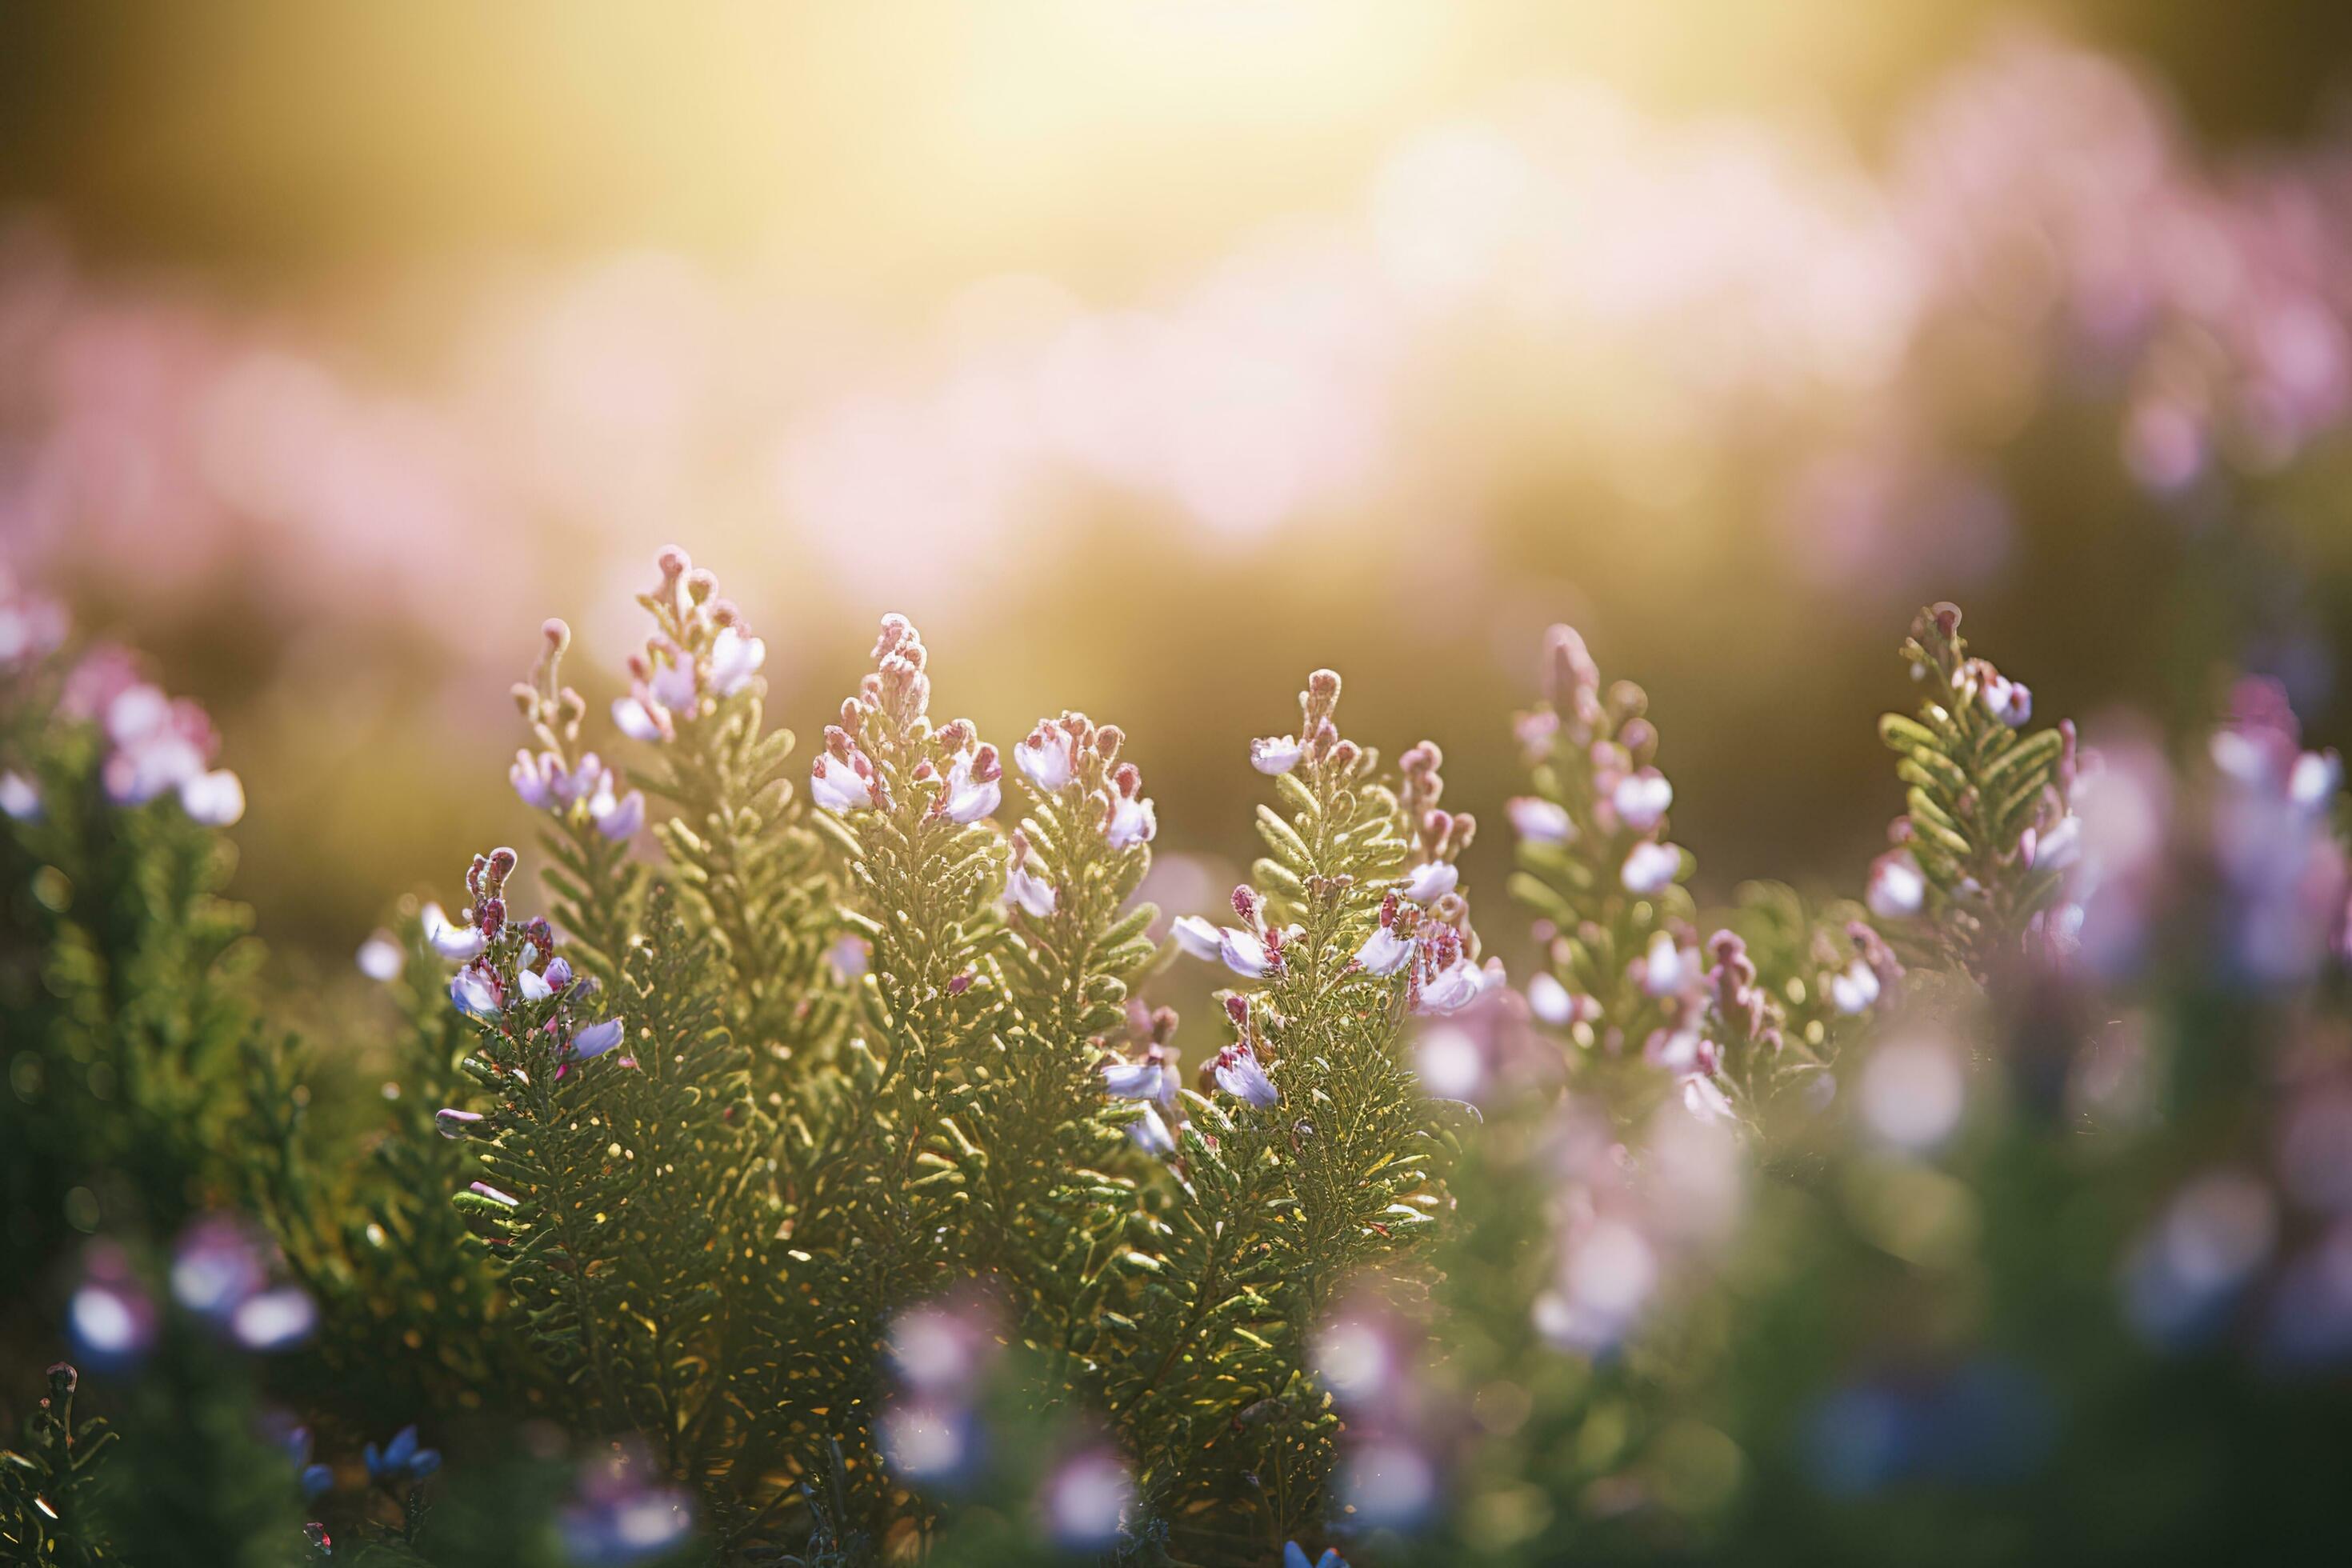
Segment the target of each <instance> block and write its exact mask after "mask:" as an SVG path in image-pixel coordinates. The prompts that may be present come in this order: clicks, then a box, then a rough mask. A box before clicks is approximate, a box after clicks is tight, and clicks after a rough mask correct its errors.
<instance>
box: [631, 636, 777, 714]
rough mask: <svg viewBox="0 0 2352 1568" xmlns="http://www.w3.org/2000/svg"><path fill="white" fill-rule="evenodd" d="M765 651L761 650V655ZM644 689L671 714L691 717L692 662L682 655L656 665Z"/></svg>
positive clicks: (693, 692) (695, 688)
mask: <svg viewBox="0 0 2352 1568" xmlns="http://www.w3.org/2000/svg"><path fill="white" fill-rule="evenodd" d="M765 651H766V650H765V649H762V650H761V652H762V653H763V654H764V653H765ZM646 689H647V690H648V691H650V692H651V693H652V694H653V700H654V701H655V702H656V703H658V704H660V705H661V706H662V707H664V708H667V709H668V710H670V711H671V712H672V713H684V714H686V715H687V716H688V718H691V717H693V713H694V705H695V700H696V698H697V696H698V683H697V681H696V680H695V678H694V663H693V661H692V660H690V659H688V658H685V657H684V656H683V655H681V656H679V657H678V658H674V659H670V660H667V661H666V662H661V663H656V665H655V666H654V672H653V675H652V677H651V679H648V680H647V681H646Z"/></svg>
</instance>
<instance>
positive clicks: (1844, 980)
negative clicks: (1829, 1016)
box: [1830, 958, 1878, 1016]
mask: <svg viewBox="0 0 2352 1568" xmlns="http://www.w3.org/2000/svg"><path fill="white" fill-rule="evenodd" d="M1877 1000H1878V972H1877V971H1876V970H1874V969H1873V968H1871V967H1870V965H1869V964H1867V963H1864V962H1863V961H1862V960H1861V959H1859V958H1857V959H1855V960H1854V961H1853V963H1849V964H1847V965H1846V967H1845V972H1844V973H1842V974H1837V975H1832V977H1831V979H1830V1004H1831V1005H1832V1006H1834V1007H1835V1008H1836V1009H1837V1010H1838V1011H1839V1012H1841V1013H1843V1014H1845V1015H1847V1016H1853V1014H1856V1013H1860V1012H1863V1011H1864V1010H1866V1009H1867V1008H1868V1007H1869V1006H1870V1005H1871V1004H1872V1003H1874V1002H1876V1001H1877Z"/></svg>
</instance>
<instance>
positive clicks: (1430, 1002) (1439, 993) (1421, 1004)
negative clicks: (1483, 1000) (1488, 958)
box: [1413, 952, 1487, 1015]
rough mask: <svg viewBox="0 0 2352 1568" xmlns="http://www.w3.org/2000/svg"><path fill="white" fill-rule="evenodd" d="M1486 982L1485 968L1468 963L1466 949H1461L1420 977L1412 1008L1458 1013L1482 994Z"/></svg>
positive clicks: (1421, 1011)
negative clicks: (1418, 991) (1443, 963)
mask: <svg viewBox="0 0 2352 1568" xmlns="http://www.w3.org/2000/svg"><path fill="white" fill-rule="evenodd" d="M1486 985H1487V972H1486V971H1484V970H1482V969H1480V968H1479V967H1478V966H1477V965H1476V964H1475V963H1471V962H1470V955H1469V954H1468V953H1466V952H1465V953H1463V954H1461V955H1460V956H1458V957H1456V958H1455V959H1454V961H1453V962H1452V963H1448V964H1446V965H1444V967H1443V968H1441V969H1439V970H1438V971H1437V972H1436V973H1433V974H1431V975H1430V976H1428V977H1427V978H1426V979H1424V980H1423V981H1422V983H1421V994H1420V995H1419V996H1417V997H1416V998H1415V999H1414V1003H1413V1010H1414V1011H1416V1012H1419V1013H1424V1014H1433V1015H1441V1014H1445V1013H1459V1012H1460V1011H1461V1010H1462V1009H1463V1008H1465V1007H1467V1006H1468V1005H1470V1004H1471V1003H1473V1002H1475V1001H1476V1000H1478V998H1479V997H1480V996H1482V995H1484V994H1486Z"/></svg>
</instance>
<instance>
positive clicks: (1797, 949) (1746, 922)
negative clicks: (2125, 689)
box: [1510, 626, 1900, 1120]
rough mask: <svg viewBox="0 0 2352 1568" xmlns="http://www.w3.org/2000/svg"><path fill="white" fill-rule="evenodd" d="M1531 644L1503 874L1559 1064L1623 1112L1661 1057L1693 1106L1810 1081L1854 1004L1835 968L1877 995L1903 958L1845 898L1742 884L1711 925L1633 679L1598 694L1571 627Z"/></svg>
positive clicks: (1765, 1101) (1658, 1077)
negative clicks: (1671, 813) (1535, 701)
mask: <svg viewBox="0 0 2352 1568" xmlns="http://www.w3.org/2000/svg"><path fill="white" fill-rule="evenodd" d="M1545 656H1546V657H1545V675H1546V700H1545V701H1544V702H1543V703H1542V704H1541V705H1540V706H1538V708H1536V709H1535V710H1532V711H1530V712H1529V713H1528V714H1525V715H1523V716H1522V717H1521V718H1520V720H1519V721H1518V725H1517V731H1518V734H1519V737H1520V740H1521V742H1523V744H1524V746H1525V748H1526V751H1527V754H1528V758H1529V760H1530V763H1531V767H1530V779H1529V783H1530V785H1531V787H1532V788H1533V790H1534V792H1535V793H1534V794H1533V795H1530V796H1527V797H1524V798H1522V799H1521V800H1519V801H1517V802H1514V803H1513V813H1514V816H1515V817H1516V818H1517V823H1516V826H1518V828H1519V845H1518V860H1519V870H1518V871H1517V873H1516V874H1515V875H1514V876H1513V877H1512V879H1511V881H1510V890H1511V892H1512V895H1513V896H1514V897H1515V898H1517V900H1519V901H1520V902H1521V903H1522V904H1524V905H1526V906H1527V907H1528V909H1530V910H1533V911H1534V912H1535V913H1536V915H1537V917H1538V921H1537V926H1536V937H1537V940H1538V942H1541V943H1542V944H1543V947H1544V951H1545V956H1546V959H1547V961H1548V969H1549V978H1550V979H1551V980H1552V981H1553V982H1556V985H1555V987H1554V989H1553V991H1552V993H1551V995H1552V998H1553V999H1554V1002H1555V1005H1553V1006H1552V1007H1550V1008H1549V1014H1550V1016H1549V1017H1548V1018H1547V1021H1548V1022H1550V1023H1552V1024H1554V1025H1556V1026H1560V1027H1562V1028H1564V1030H1565V1032H1566V1033H1567V1035H1568V1037H1569V1038H1570V1042H1571V1043H1572V1044H1573V1046H1574V1047H1575V1049H1574V1051H1573V1053H1572V1054H1571V1056H1570V1066H1571V1074H1572V1078H1573V1079H1574V1081H1575V1083H1576V1085H1577V1086H1578V1087H1579V1088H1581V1089H1588V1090H1591V1091H1594V1092H1597V1093H1598V1094H1599V1095H1600V1096H1601V1098H1602V1099H1603V1100H1604V1101H1605V1102H1606V1103H1608V1104H1609V1105H1611V1106H1612V1108H1613V1109H1614V1110H1617V1111H1618V1112H1619V1113H1620V1114H1621V1115H1622V1117H1624V1118H1626V1119H1627V1120H1638V1119H1639V1118H1640V1117H1642V1116H1643V1115H1645V1114H1646V1113H1647V1112H1648V1110H1650V1109H1651V1108H1652V1107H1653V1106H1654V1104H1655V1103H1656V1102H1657V1100H1659V1098H1660V1096H1661V1095H1662V1094H1663V1093H1664V1092H1665V1091H1666V1090H1667V1089H1668V1088H1669V1087H1670V1085H1671V1084H1672V1083H1673V1081H1674V1078H1669V1077H1667V1076H1665V1074H1662V1073H1661V1072H1660V1071H1659V1070H1657V1069H1659V1068H1664V1069H1666V1072H1667V1073H1671V1074H1673V1075H1675V1077H1677V1078H1679V1079H1681V1080H1682V1083H1683V1085H1684V1090H1683V1092H1684V1094H1685V1098H1686V1099H1689V1100H1691V1101H1692V1103H1693V1106H1694V1109H1698V1108H1701V1107H1709V1106H1713V1105H1715V1104H1716V1103H1717V1101H1718V1100H1720V1102H1721V1104H1722V1106H1723V1109H1724V1110H1726V1111H1729V1112H1734V1113H1737V1114H1739V1115H1742V1116H1744V1117H1747V1118H1749V1119H1751V1120H1752V1119H1754V1118H1757V1117H1759V1116H1760V1115H1761V1114H1762V1113H1763V1111H1764V1110H1766V1108H1767V1107H1768V1105H1769V1103H1770V1101H1771V1100H1773V1099H1774V1097H1775V1096H1777V1095H1779V1094H1781V1093H1783V1092H1785V1091H1786V1090H1788V1089H1791V1088H1796V1087H1800V1086H1801V1085H1803V1084H1805V1083H1807V1082H1809V1081H1810V1080H1811V1079H1814V1078H1815V1077H1816V1075H1817V1074H1819V1072H1820V1071H1821V1070H1822V1068H1824V1067H1825V1066H1826V1065H1827V1063H1828V1062H1829V1061H1830V1059H1831V1058H1832V1056H1833V1055H1834V1053H1835V1049H1836V1046H1835V1036H1836V1034H1837V1033H1838V1031H1839V1029H1840V1028H1841V1027H1842V1026H1843V1024H1844V1023H1845V1022H1846V1018H1845V1015H1850V1014H1852V1013H1854V1012H1859V1011H1864V1010H1866V1008H1867V1005H1868V1002H1866V1001H1865V1002H1864V1003H1863V1004H1862V1005H1859V1006H1853V1007H1843V1008H1840V1007H1834V1006H1832V1005H1831V996H1832V987H1833V985H1834V983H1835V977H1837V976H1839V975H1841V974H1848V973H1850V974H1852V975H1853V976H1854V977H1855V981H1856V982H1859V983H1861V984H1864V987H1865V989H1866V991H1867V993H1868V996H1869V998H1870V999H1871V1000H1875V998H1876V996H1877V995H1878V994H1879V992H1880V991H1881V990H1882V989H1884V988H1885V987H1887V986H1891V985H1892V984H1895V981H1896V980H1897V979H1898V978H1899V975H1900V969H1899V966H1897V965H1896V964H1895V963H1894V962H1893V960H1892V957H1891V955H1889V954H1888V953H1886V952H1885V949H1884V946H1883V944H1881V943H1880V942H1877V940H1876V939H1875V937H1874V936H1873V935H1872V934H1871V932H1870V931H1869V928H1867V927H1866V926H1864V925H1862V924H1860V923H1859V920H1858V917H1859V913H1860V911H1859V910H1853V909H1852V908H1851V907H1842V908H1839V909H1835V910H1829V911H1825V912H1824V913H1822V914H1820V915H1816V914H1814V913H1813V912H1811V911H1809V910H1807V909H1806V908H1805V906H1804V905H1803V903H1802V902H1801V900H1798V899H1797V897H1796V895H1795V894H1794V893H1793V892H1790V890H1788V889H1780V888H1774V887H1771V886H1769V885H1764V884H1756V885H1751V886H1750V887H1748V888H1747V889H1742V894H1741V899H1740V902H1739V907H1738V909H1737V910H1735V911H1733V912H1731V913H1730V914H1728V915H1727V916H1723V917H1720V918H1719V923H1718V921H1717V920H1710V919H1703V918H1702V916H1701V913H1700V911H1699V910H1698V908H1697V906H1696V903H1695V902H1694V900H1692V897H1691V894H1690V892H1689V889H1687V887H1686V886H1685V884H1686V883H1687V881H1688V880H1689V879H1690V877H1691V875H1692V873H1693V872H1694V870H1695V869H1696V858H1695V857H1694V856H1693V855H1692V854H1691V853H1690V851H1689V850H1687V849H1685V848H1683V847H1680V846H1678V845H1675V844H1674V843H1673V842H1671V841H1670V840H1669V839H1667V837H1666V833H1667V831H1668V829H1669V827H1670V826H1671V825H1670V822H1669V820H1668V818H1667V816H1666V811H1667V808H1668V806H1669V805H1671V804H1672V802H1673V798H1674V792H1673V790H1672V788H1671V787H1670V786H1669V785H1668V784H1667V782H1666V779H1665V776H1664V774H1663V773H1660V772H1659V770H1658V768H1657V766H1656V765H1655V757H1656V755H1657V751H1658V731H1657V727H1656V726H1655V725H1654V723H1653V722H1652V721H1651V720H1650V719H1649V717H1648V711H1649V699H1648V697H1647V696H1646V695H1645V694H1644V693H1643V690H1642V689H1641V688H1640V687H1639V686H1636V685H1634V684H1633V682H1632V681H1629V680H1620V681H1616V682H1614V683H1612V685H1611V686H1610V687H1609V688H1608V689H1607V691H1606V692H1605V693H1604V692H1603V691H1602V689H1601V673H1600V670H1599V668H1598V667H1597V666H1595V665H1594V663H1593V661H1592V657H1591V654H1590V653H1589V652H1588V651H1587V650H1586V648H1585V644H1584V639H1583V638H1582V637H1579V636H1578V635H1577V633H1576V632H1575V631H1574V630H1573V629H1572V628H1570V627H1568V626H1555V627H1553V628H1552V630H1551V632H1550V634H1549V638H1548V640H1547V644H1546V649H1545ZM1710 927H1712V928H1713V929H1712V931H1711V934H1710V935H1708V936H1707V938H1706V941H1705V942H1704V943H1702V942H1700V941H1699V933H1700V932H1701V931H1708V930H1709V929H1710ZM1853 983H1854V982H1850V984H1853Z"/></svg>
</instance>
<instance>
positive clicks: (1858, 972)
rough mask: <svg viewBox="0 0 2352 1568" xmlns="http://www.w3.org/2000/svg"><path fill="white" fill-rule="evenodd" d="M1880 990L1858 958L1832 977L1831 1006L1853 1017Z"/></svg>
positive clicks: (1874, 973)
mask: <svg viewBox="0 0 2352 1568" xmlns="http://www.w3.org/2000/svg"><path fill="white" fill-rule="evenodd" d="M2070 820H2071V819H2070ZM1878 989H1879V981H1878V972H1877V971H1876V970H1874V969H1873V968H1871V967H1870V965H1869V963H1866V962H1865V961H1864V960H1862V959H1859V958H1857V959H1855V960H1854V961H1853V963H1850V964H1848V965H1846V967H1845V971H1844V973H1841V974H1836V975H1832V977H1831V979H1830V1005H1832V1006H1833V1007H1835V1008H1836V1009H1837V1010H1838V1011H1839V1012H1841V1013H1843V1014H1845V1015H1847V1016H1849V1017H1851V1016H1853V1015H1854V1014H1856V1013H1862V1012H1866V1011H1868V1010H1869V1008H1870V1007H1871V1005H1873V1004H1874V1003H1875V1002H1877V1000H1878Z"/></svg>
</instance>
